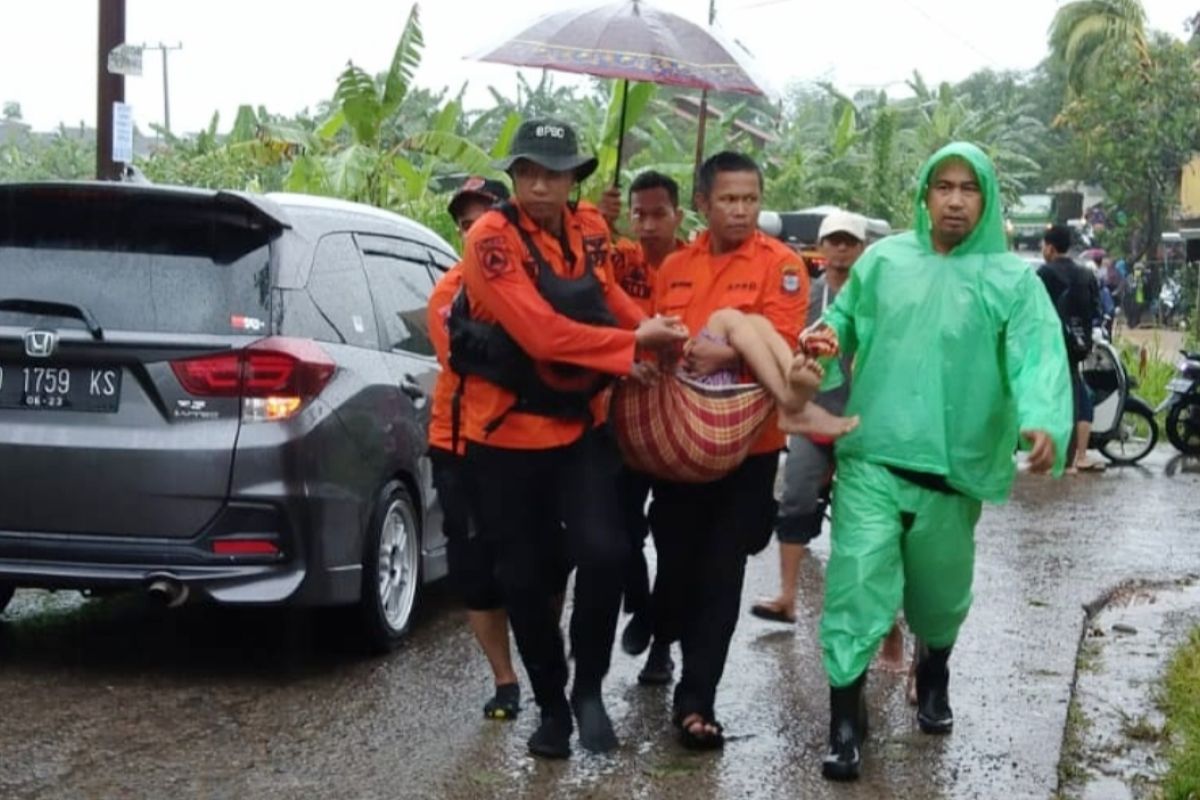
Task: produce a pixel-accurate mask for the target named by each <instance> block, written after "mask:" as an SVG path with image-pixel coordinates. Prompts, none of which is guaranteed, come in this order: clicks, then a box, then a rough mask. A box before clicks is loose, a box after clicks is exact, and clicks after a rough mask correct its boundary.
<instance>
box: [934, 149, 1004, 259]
mask: <svg viewBox="0 0 1200 800" xmlns="http://www.w3.org/2000/svg"><path fill="white" fill-rule="evenodd" d="M952 158H957V159H960V160H962V161H965V162H967V164H968V165H970V167H971V170H972V171H973V172H974V173H975V177H976V179H978V181H979V190H980V192H981V193H982V194H983V214H982V216H980V218H979V222H978V223H977V224H976V225H975V229H974V230H973V231H971V233H970V235H969V236H968V237H967V238H966V239H965V240H964V241H963V242H962V243H961V244H959V245H958V247H955V248H954V250H953V251H951V253H950V254H951V255H953V256H961V255H977V254H981V253H1005V252H1007V251H1008V237H1007V236H1005V234H1004V208H1003V204H1002V203H1001V202H1000V182H999V181H998V180H997V179H996V168H995V167H993V166H992V160H991V159H990V158H988V157H987V154H986V153H984V152H983V151H982V150H980V149H979V148H978V147H976V146H975V145H973V144H971V143H970V142H951V143H950V144H948V145H946V146H945V147H943V148H942V149H941V150H938V151H937V152H936V153H934V154H933V156H932V157H931V158H930V159H929V160H928V161H926V162H925V166H924V167H922V168H921V174H920V177H919V178H918V180H917V199H916V203H915V206H914V207H915V208H916V209H917V219H916V223H915V224H914V225H913V229H914V230H915V231H916V234H917V240H918V241H919V242H920V243H921V246H922V247H924V248H925V249H926V250H928V251H930V252H932V251H933V220H932V219H931V218H930V216H929V206H927V205H926V203H925V196H926V195H927V194H928V192H929V181H930V180H931V179H932V178H933V173H934V171H935V170H937V168H938V167H940V166H941V165H942V163H943V162H945V161H948V160H949V159H952Z"/></svg>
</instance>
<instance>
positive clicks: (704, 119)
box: [692, 89, 708, 210]
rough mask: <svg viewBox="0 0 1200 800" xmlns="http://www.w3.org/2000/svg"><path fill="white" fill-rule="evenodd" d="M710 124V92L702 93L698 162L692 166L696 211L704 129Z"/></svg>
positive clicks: (697, 141) (697, 151)
mask: <svg viewBox="0 0 1200 800" xmlns="http://www.w3.org/2000/svg"><path fill="white" fill-rule="evenodd" d="M707 124H708V90H707V89H705V90H704V91H702V92H700V124H699V126H698V128H697V129H696V162H695V163H694V164H693V165H692V209H693V210H695V209H696V186H697V185H698V183H699V178H700V163H701V162H702V161H703V160H704V129H705V127H706V125H707Z"/></svg>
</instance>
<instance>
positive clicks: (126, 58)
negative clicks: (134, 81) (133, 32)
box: [108, 44, 142, 76]
mask: <svg viewBox="0 0 1200 800" xmlns="http://www.w3.org/2000/svg"><path fill="white" fill-rule="evenodd" d="M108 71H109V72H111V73H112V74H113V75H134V76H137V75H141V74H142V48H141V47H140V46H138V45H136V44H119V45H117V46H116V47H114V48H113V49H112V50H110V51H109V52H108Z"/></svg>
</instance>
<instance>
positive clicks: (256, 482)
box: [0, 183, 456, 650]
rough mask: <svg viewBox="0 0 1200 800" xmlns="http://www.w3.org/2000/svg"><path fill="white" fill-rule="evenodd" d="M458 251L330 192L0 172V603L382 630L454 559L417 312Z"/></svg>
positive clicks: (374, 636)
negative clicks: (134, 594) (430, 463)
mask: <svg viewBox="0 0 1200 800" xmlns="http://www.w3.org/2000/svg"><path fill="white" fill-rule="evenodd" d="M455 260H456V256H455V254H454V250H453V249H452V248H451V247H450V245H448V244H447V243H446V242H445V241H444V240H442V239H441V238H440V237H438V236H437V235H436V234H433V233H432V232H430V231H429V230H428V229H427V228H425V227H423V226H421V225H419V224H416V223H414V222H412V221H410V220H407V219H404V218H403V217H400V216H398V215H395V214H392V213H388V212H384V211H380V210H377V209H373V208H370V207H367V206H361V205H357V204H352V203H346V202H342V201H336V200H330V199H325V198H315V197H307V196H299V195H268V196H256V195H251V194H242V193H237V192H224V191H219V192H214V191H200V190H191V189H181V188H174V187H163V186H153V185H136V184H115V183H58V184H0V462H2V463H3V464H5V470H4V480H3V481H0V595H2V596H0V599H2V600H3V602H4V603H7V601H8V599H9V598H10V597H11V593H12V590H13V589H14V588H17V587H43V588H49V589H64V588H69V589H103V590H111V589H130V590H141V591H146V592H148V593H150V594H151V595H153V596H155V597H157V598H160V599H162V600H163V601H164V602H166V603H168V604H171V605H176V604H180V603H183V602H184V601H185V600H187V599H189V598H198V599H203V600H208V601H214V602H217V603H223V604H230V605H241V604H245V605H258V604H284V603H286V604H296V605H305V606H353V607H355V610H354V611H353V612H348V613H352V614H353V615H354V616H355V617H356V619H357V622H358V623H359V624H360V625H361V630H362V636H363V640H364V641H365V642H367V643H369V644H370V645H371V646H372V647H373V648H375V649H381V650H382V649H387V648H389V647H390V646H392V645H393V644H395V643H396V642H397V641H398V640H399V639H400V638H401V637H402V635H403V634H404V632H405V631H406V629H407V628H408V626H409V623H410V621H411V618H412V613H413V609H414V607H415V605H416V601H417V595H418V591H419V587H420V584H421V581H422V580H432V579H435V578H438V577H440V576H442V575H443V574H444V573H445V571H446V565H445V542H444V540H443V537H442V534H441V522H440V512H439V510H438V508H437V504H436V500H435V494H434V492H433V490H432V488H431V483H430V479H429V470H428V467H427V462H426V459H425V458H424V451H425V430H426V423H427V413H428V402H427V394H428V392H429V391H430V389H431V388H432V384H433V379H434V377H435V375H436V369H437V363H436V360H435V359H434V357H433V351H432V347H431V345H430V342H429V337H428V332H427V331H426V329H425V305H426V301H427V299H428V295H429V292H430V291H431V289H432V287H433V284H434V281H435V279H436V277H437V275H438V274H439V273H440V271H441V270H444V269H446V268H448V267H449V266H451V265H452V264H453V263H454V262H455ZM2 607H3V606H2V604H0V608H2Z"/></svg>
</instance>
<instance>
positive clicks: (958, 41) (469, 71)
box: [0, 0, 1200, 131]
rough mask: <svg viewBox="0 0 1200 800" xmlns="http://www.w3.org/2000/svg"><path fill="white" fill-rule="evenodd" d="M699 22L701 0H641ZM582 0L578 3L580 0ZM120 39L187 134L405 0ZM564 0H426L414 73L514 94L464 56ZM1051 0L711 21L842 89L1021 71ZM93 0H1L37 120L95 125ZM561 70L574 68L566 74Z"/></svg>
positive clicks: (1164, 15) (274, 104)
mask: <svg viewBox="0 0 1200 800" xmlns="http://www.w3.org/2000/svg"><path fill="white" fill-rule="evenodd" d="M649 1H650V2H653V3H655V4H656V5H658V6H660V7H662V8H665V9H668V10H671V11H674V12H676V13H680V14H683V15H685V16H689V17H691V18H693V19H696V20H703V19H704V17H705V15H706V14H707V9H708V0H649ZM580 2H587V0H580ZM127 4H128V5H127V25H126V30H127V35H126V41H129V42H134V43H141V42H149V43H152V44H155V43H158V42H160V41H162V42H166V43H168V44H176V43H182V44H183V49H182V50H180V51H176V52H172V53H171V54H170V62H169V63H170V90H171V117H172V127H173V128H174V129H175V130H176V131H179V130H186V131H193V130H196V129H199V128H200V127H202V126H204V125H206V124H207V122H208V120H209V118H210V117H211V116H212V113H213V111H214V110H219V111H220V112H221V119H222V123H221V128H222V130H225V129H227V128H228V127H229V125H230V124H231V123H232V121H233V114H234V110H235V109H236V108H237V106H238V105H240V104H242V103H250V104H253V105H259V104H262V105H265V106H267V107H268V108H269V109H271V110H272V111H273V112H278V113H284V114H290V113H294V112H296V111H299V110H300V109H302V108H304V107H306V106H310V107H311V106H314V105H315V104H316V103H317V102H319V101H320V100H322V99H324V98H328V97H330V96H331V95H332V93H333V89H334V86H335V81H336V78H337V75H338V73H339V72H340V71H341V69H342V68H343V67H344V66H345V64H346V62H347V61H348V60H353V61H354V62H355V63H356V64H358V65H359V66H361V67H363V68H365V69H367V70H368V71H370V72H372V73H375V72H380V71H382V70H384V69H385V68H386V67H387V64H388V62H389V60H390V58H391V54H392V51H393V49H394V47H395V44H396V41H397V39H398V38H399V35H400V31H401V30H402V27H403V25H404V20H405V18H406V16H407V14H408V9H409V8H410V6H411V3H409V2H407V0H336V2H321V3H316V2H313V3H309V2H299V0H127ZM569 4H570V0H503V2H497V1H496V0H425V2H422V3H421V15H422V21H423V27H424V33H425V44H426V48H425V55H424V61H423V63H422V67H421V70H420V72H419V73H418V74H417V82H418V83H419V84H420V85H423V86H429V87H431V88H434V87H441V86H445V85H449V86H451V87H452V88H454V89H457V87H458V86H459V85H461V84H462V82H463V81H470V84H471V90H470V92H469V94H468V106H475V107H481V106H483V105H484V104H485V103H486V100H487V94H486V87H487V86H488V85H489V84H492V85H495V86H497V87H498V88H500V89H502V90H503V91H505V92H506V93H509V94H511V93H512V91H513V87H514V86H515V80H516V78H515V71H514V70H513V69H512V68H510V67H504V66H499V65H488V64H479V63H475V62H471V61H467V60H465V59H464V58H463V57H464V56H465V55H467V54H468V53H470V52H472V51H474V50H476V49H478V48H480V47H482V46H484V45H486V44H488V43H491V42H495V41H498V39H499V38H500V37H501V35H502V34H504V33H507V32H515V30H516V29H517V28H519V27H521V25H522V24H523V23H525V22H532V21H533V20H535V19H536V18H537V17H539V16H541V15H542V14H545V13H547V12H550V11H553V10H557V9H558V8H560V7H564V6H567V5H569ZM1058 5H1059V3H1058V2H1057V1H1056V0H1005V2H987V3H984V2H978V1H977V0H717V19H718V22H719V24H720V25H721V27H722V28H723V29H724V30H725V32H726V33H727V34H729V35H732V36H734V37H736V38H737V39H738V40H739V41H741V42H742V43H743V44H744V45H745V46H746V47H747V48H749V49H750V51H751V52H752V53H753V54H754V56H755V58H756V60H757V61H758V63H759V64H760V66H761V68H762V69H763V70H764V71H765V72H766V73H767V74H769V75H770V76H771V78H772V80H773V81H774V82H775V85H776V86H777V87H779V88H784V87H786V86H787V85H789V84H791V83H794V82H797V81H818V80H831V81H833V82H834V83H835V84H837V85H838V86H840V87H841V88H842V89H845V90H854V89H856V88H859V87H861V86H888V87H890V88H891V90H892V91H894V92H901V91H902V83H903V81H904V79H905V78H907V77H908V76H909V75H911V73H912V71H913V70H914V69H919V70H920V71H921V72H922V74H923V75H924V77H925V78H926V80H927V81H929V82H931V83H932V82H938V81H942V80H957V79H960V78H963V77H965V76H966V75H968V74H970V73H971V72H973V71H975V70H977V69H980V68H984V67H992V68H996V69H1027V68H1030V67H1032V66H1034V65H1036V64H1037V63H1038V61H1040V60H1041V58H1042V57H1043V56H1044V54H1045V51H1046V36H1045V32H1046V29H1047V27H1048V26H1049V24H1050V20H1051V18H1052V17H1053V16H1054V11H1055V9H1056V8H1057V7H1058ZM1144 5H1145V7H1146V9H1147V12H1148V14H1149V19H1150V25H1151V26H1152V27H1154V28H1158V29H1160V30H1164V31H1167V32H1169V33H1172V34H1175V35H1179V36H1182V35H1183V24H1184V20H1185V19H1186V18H1187V17H1188V16H1189V15H1191V14H1194V13H1196V12H1197V11H1200V0H1144ZM97 6H98V3H97V0H36V2H34V1H33V0H0V13H2V14H3V20H4V24H3V26H2V27H0V101H8V100H15V101H17V102H19V103H20V104H21V108H22V111H23V114H24V117H25V119H26V121H27V122H30V123H31V124H32V125H33V126H34V127H35V128H37V129H49V128H52V127H54V126H56V125H57V124H58V123H59V122H66V123H68V124H78V123H79V122H80V121H83V122H86V123H88V124H91V123H93V121H94V120H95V114H96V93H95V88H96V76H95V64H96V18H97ZM161 64H162V62H161V60H160V56H159V54H158V53H157V52H156V51H149V52H147V53H146V56H145V62H144V70H145V71H144V74H143V75H142V77H138V78H129V79H127V80H126V99H127V101H128V102H130V103H131V104H132V105H133V106H134V118H135V121H136V123H137V124H138V125H139V126H140V127H142V129H143V130H146V129H148V125H149V123H152V122H154V123H159V122H161V121H162V112H163V102H162V89H163V86H162V65H161ZM561 80H571V79H570V78H569V77H567V76H563V77H562V78H561Z"/></svg>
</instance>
